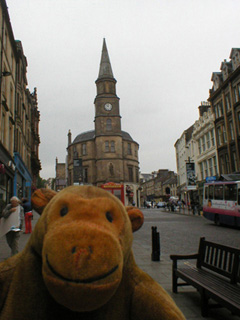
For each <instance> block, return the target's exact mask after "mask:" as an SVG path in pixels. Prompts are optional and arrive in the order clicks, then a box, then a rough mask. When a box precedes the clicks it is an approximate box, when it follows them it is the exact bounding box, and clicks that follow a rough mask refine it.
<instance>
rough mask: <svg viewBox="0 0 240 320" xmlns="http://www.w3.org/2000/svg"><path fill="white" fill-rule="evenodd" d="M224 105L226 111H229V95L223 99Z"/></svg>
mask: <svg viewBox="0 0 240 320" xmlns="http://www.w3.org/2000/svg"><path fill="white" fill-rule="evenodd" d="M225 103H226V110H227V112H228V111H230V109H231V103H230V96H229V93H228V94H227V95H226V97H225Z"/></svg>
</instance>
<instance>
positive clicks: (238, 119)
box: [208, 48, 240, 174]
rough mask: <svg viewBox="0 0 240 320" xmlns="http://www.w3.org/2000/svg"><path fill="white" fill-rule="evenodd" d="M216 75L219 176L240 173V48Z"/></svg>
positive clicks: (211, 97) (212, 100) (212, 97)
mask: <svg viewBox="0 0 240 320" xmlns="http://www.w3.org/2000/svg"><path fill="white" fill-rule="evenodd" d="M220 70H221V71H220V72H213V74H212V79H211V80H212V82H213V86H212V89H211V90H210V95H209V99H208V100H209V101H210V103H211V107H212V111H213V112H214V114H215V132H216V138H217V141H216V142H217V143H216V145H217V155H218V163H219V174H229V173H233V172H239V171H240V153H239V152H240V48H233V49H232V50H231V53H230V61H226V60H224V61H223V62H222V63H221V68H220Z"/></svg>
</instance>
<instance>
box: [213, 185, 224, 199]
mask: <svg viewBox="0 0 240 320" xmlns="http://www.w3.org/2000/svg"><path fill="white" fill-rule="evenodd" d="M214 199H215V200H223V185H215V188H214Z"/></svg>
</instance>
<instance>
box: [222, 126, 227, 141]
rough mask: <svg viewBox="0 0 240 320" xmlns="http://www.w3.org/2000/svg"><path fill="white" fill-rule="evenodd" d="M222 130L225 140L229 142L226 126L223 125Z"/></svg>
mask: <svg viewBox="0 0 240 320" xmlns="http://www.w3.org/2000/svg"><path fill="white" fill-rule="evenodd" d="M222 132H223V142H224V143H226V142H227V134H226V129H225V126H224V125H223V126H222Z"/></svg>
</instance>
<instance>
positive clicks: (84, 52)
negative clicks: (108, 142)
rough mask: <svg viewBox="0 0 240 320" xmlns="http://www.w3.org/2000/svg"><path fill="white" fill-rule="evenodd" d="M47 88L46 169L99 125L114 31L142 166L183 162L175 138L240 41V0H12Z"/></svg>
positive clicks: (33, 67) (17, 27) (32, 67)
mask: <svg viewBox="0 0 240 320" xmlns="http://www.w3.org/2000/svg"><path fill="white" fill-rule="evenodd" d="M6 1H7V5H8V8H9V14H10V19H11V23H12V28H13V32H14V35H15V39H16V40H21V41H22V44H23V49H24V53H25V55H26V57H27V60H28V84H29V89H30V91H33V89H34V87H37V90H38V108H39V111H40V114H41V122H40V138H41V144H40V160H41V163H42V171H41V173H40V175H41V177H42V178H45V179H47V178H49V177H55V159H56V157H58V160H59V162H65V157H66V147H67V134H68V130H69V129H71V132H72V138H73V139H74V138H75V137H76V136H77V135H78V134H79V133H81V132H84V131H88V130H93V129H94V123H93V120H94V104H93V102H94V98H95V96H96V85H95V80H96V79H97V76H98V71H99V64H100V58H101V50H102V43H103V38H106V43H107V48H108V53H109V56H110V61H111V65H112V70H113V74H114V77H115V78H116V80H117V87H116V88H117V95H118V96H119V98H120V113H121V116H122V130H124V131H127V132H128V133H130V135H131V136H132V138H133V139H134V140H135V141H137V142H138V143H139V145H140V149H139V161H140V171H141V172H143V173H149V172H152V171H155V170H158V169H170V170H174V171H176V158H175V149H174V143H175V142H176V140H177V139H178V138H179V137H180V136H181V134H182V132H183V131H184V130H185V129H187V128H188V127H189V126H191V125H192V124H193V123H194V122H195V121H196V120H197V119H198V106H199V105H200V103H201V101H206V100H207V98H208V96H209V89H210V88H211V87H212V82H211V76H212V72H218V71H220V65H221V62H222V61H223V60H224V59H227V60H229V55H230V51H231V48H233V47H240V22H239V12H240V1H238V0H226V1H225V0H224V1H223V0H194V1H193V0H189V1H188V0H6Z"/></svg>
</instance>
